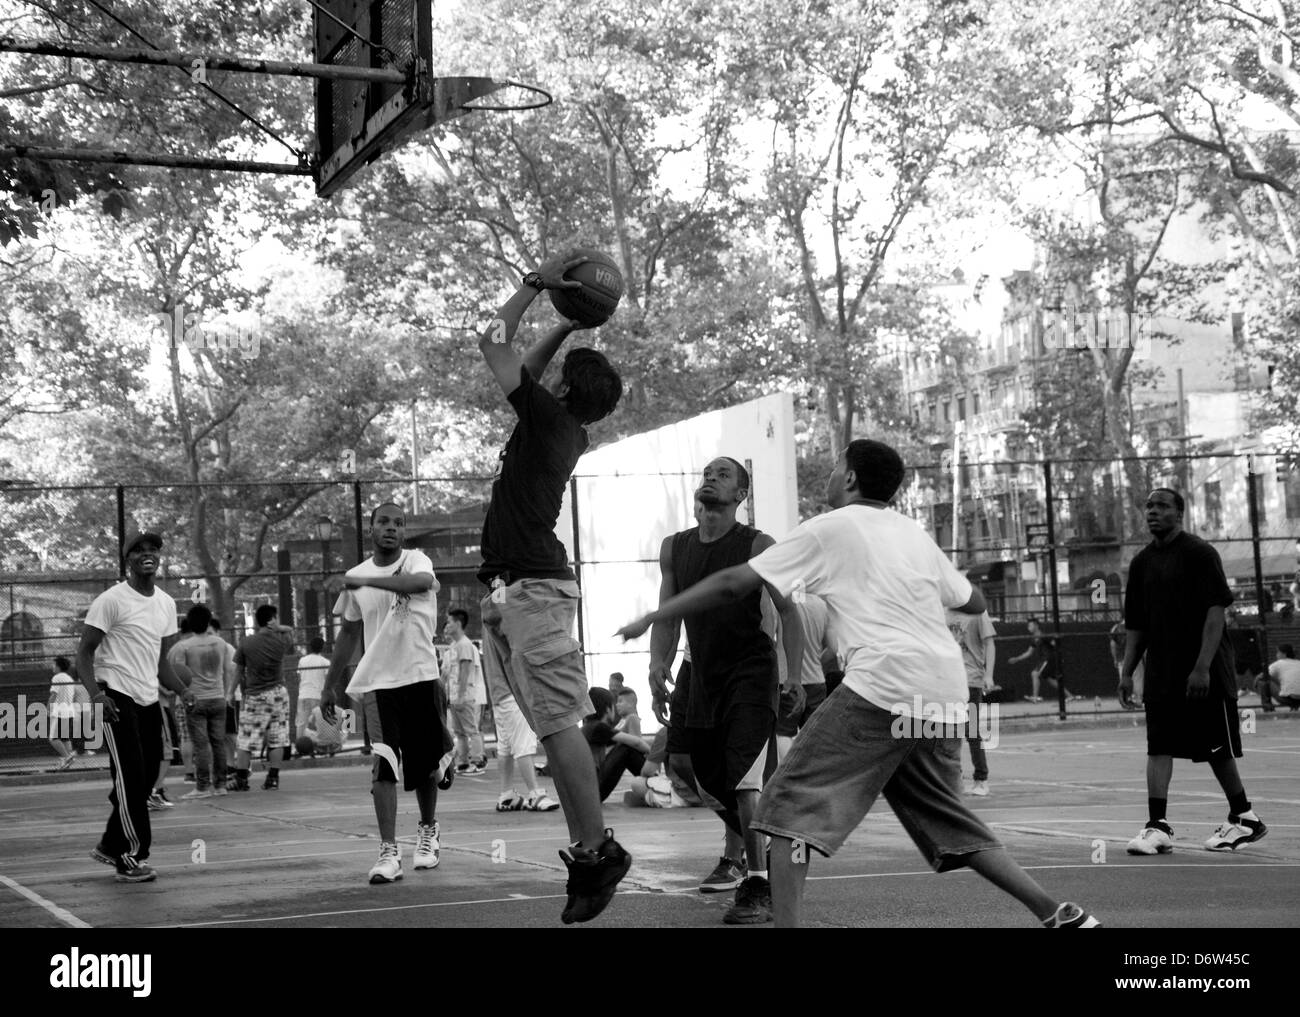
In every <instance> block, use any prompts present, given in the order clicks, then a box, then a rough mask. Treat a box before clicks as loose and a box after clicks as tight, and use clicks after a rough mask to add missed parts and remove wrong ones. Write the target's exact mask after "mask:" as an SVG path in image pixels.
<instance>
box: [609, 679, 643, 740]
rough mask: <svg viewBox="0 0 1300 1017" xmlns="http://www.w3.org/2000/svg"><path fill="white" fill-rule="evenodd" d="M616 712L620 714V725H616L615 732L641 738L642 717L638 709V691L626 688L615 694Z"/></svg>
mask: <svg viewBox="0 0 1300 1017" xmlns="http://www.w3.org/2000/svg"><path fill="white" fill-rule="evenodd" d="M614 711H615V713H617V714H618V718H619V720H618V723H617V724H615V725H614V730H615V731H618V732H622V733H623V734H630V735H635V736H636V737H637V738H641V737H642V734H641V715H640V714H639V713H637V709H636V690H635V689H629V688H624V689H623V690H622V691H621V692H618V693H616V694H615V700H614Z"/></svg>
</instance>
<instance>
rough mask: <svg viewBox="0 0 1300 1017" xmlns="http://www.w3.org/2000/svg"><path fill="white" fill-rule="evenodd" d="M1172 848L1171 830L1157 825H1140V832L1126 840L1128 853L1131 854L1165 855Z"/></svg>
mask: <svg viewBox="0 0 1300 1017" xmlns="http://www.w3.org/2000/svg"><path fill="white" fill-rule="evenodd" d="M1173 849H1174V836H1173V831H1172V830H1169V831H1165V830H1162V829H1161V828H1160V827H1158V826H1144V827H1142V830H1141V832H1140V833H1139V834H1138V835H1137V836H1136V837H1134V838H1133V839H1132V840H1131V841H1129V842H1128V853H1129V854H1131V855H1167V854H1169V853H1170V852H1171V851H1173Z"/></svg>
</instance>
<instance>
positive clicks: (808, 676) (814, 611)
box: [798, 595, 829, 685]
mask: <svg viewBox="0 0 1300 1017" xmlns="http://www.w3.org/2000/svg"><path fill="white" fill-rule="evenodd" d="M798 611H799V618H800V620H801V621H802V622H803V664H802V665H801V669H800V673H799V684H800V685H825V684H826V674H825V672H824V671H822V650H824V649H825V648H826V647H827V646H828V645H829V641H828V639H827V632H826V620H827V614H826V604H825V602H824V601H823V600H822V599H821V597H814V596H811V595H810V596H808V597H807V598H806V599H805V600H804V602H803V603H802V604H799V605H798Z"/></svg>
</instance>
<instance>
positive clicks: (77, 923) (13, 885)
mask: <svg viewBox="0 0 1300 1017" xmlns="http://www.w3.org/2000/svg"><path fill="white" fill-rule="evenodd" d="M0 884H3V885H5V886H7V887H9V889H11V890H13V891H14V892H15V893H17V894H18V895H19V896H21V897H26V898H27V899H28V900H29V901H31V902H32V903H33V904H35V905H37V906H38V907H42V908H44V909H45V910H46V911H48V912H49V913H50V914H51V915H53V916H54V917H55V918H57V919H58V920H59V921H60V922H62V923H63V924H64V925H66V926H68V927H69V928H72V929H89V928H93V926H91V925H90V924H89V923H87V922H83V921H82V920H81V919H80V918H78V917H77V916H76V915H74V914H73V913H72V912H71V911H69V910H67V909H66V908H61V907H59V905H57V904H55V903H54V901H52V900H47V899H46V898H44V897H42V896H41V895H40V894H39V893H37V892H36V891H35V890H29V889H27V887H25V886H23V885H22V883H19V882H16V881H15V880H12V879H10V878H9V877H8V876H5V875H0Z"/></svg>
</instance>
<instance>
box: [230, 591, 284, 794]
mask: <svg viewBox="0 0 1300 1017" xmlns="http://www.w3.org/2000/svg"><path fill="white" fill-rule="evenodd" d="M277 614H279V611H278V610H277V609H276V608H275V606H274V605H272V604H263V605H262V606H261V607H259V608H258V609H257V611H256V612H255V614H254V615H253V618H254V620H255V621H256V622H257V631H256V632H254V633H253V634H252V635H251V636H249V637H248V638H247V639H245V640H244V641H243V642H242V643H240V644H239V649H238V650H236V651H235V667H236V668H237V669H238V674H239V684H240V686H241V687H242V688H243V690H244V701H243V708H242V710H241V711H240V715H239V737H238V738H237V739H236V742H235V744H236V746H237V748H238V750H239V751H238V755H237V757H236V761H235V776H236V782H235V787H234V790H236V791H247V790H248V775H249V768H250V767H251V765H252V761H253V748H254V746H256V748H257V751H258V752H259V753H260V752H261V751H262V748H263V746H265V748H266V759H267V768H266V779H265V780H264V781H263V782H262V790H263V791H275V790H276V789H277V788H279V786H280V762H281V760H283V759H284V753H285V750H286V749H287V748H288V746H289V690H288V689H287V688H285V686H284V679H283V675H282V672H283V668H284V657H285V654H287V653H288V652H289V645H290V644H289V639H290V638H291V637H292V630H291V629H289V628H288V627H287V626H284V625H280V624H278V623H277V622H276V620H275V618H276V615H277Z"/></svg>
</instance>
